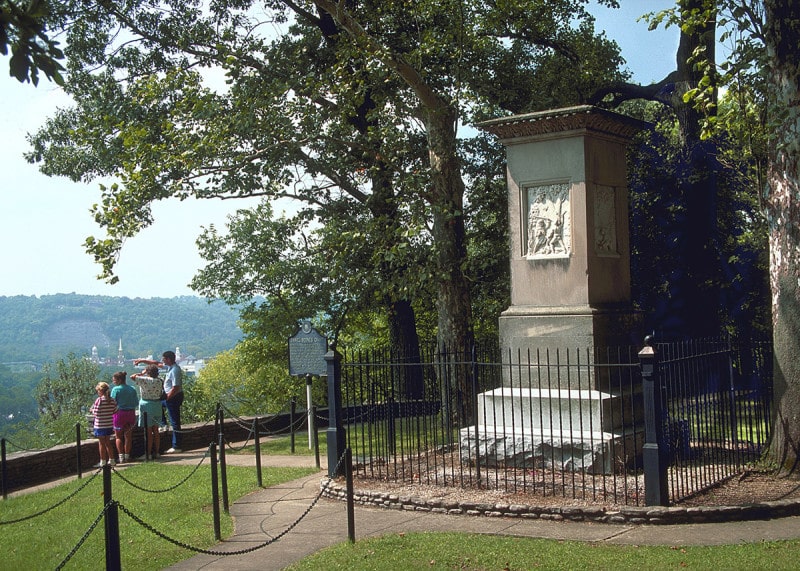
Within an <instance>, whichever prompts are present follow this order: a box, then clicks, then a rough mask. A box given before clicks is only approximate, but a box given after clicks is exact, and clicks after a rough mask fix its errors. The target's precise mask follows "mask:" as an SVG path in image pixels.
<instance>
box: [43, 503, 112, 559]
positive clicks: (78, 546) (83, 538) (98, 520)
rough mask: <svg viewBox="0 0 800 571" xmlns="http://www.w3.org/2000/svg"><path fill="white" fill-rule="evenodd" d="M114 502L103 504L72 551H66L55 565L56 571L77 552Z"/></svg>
mask: <svg viewBox="0 0 800 571" xmlns="http://www.w3.org/2000/svg"><path fill="white" fill-rule="evenodd" d="M114 503H115V502H113V501H112V502H108V503H107V504H106V505H105V506H103V511H101V512H100V515H98V516H97V517H96V518H95V520H94V521H93V522H92V525H90V526H89V529H87V530H86V533H84V534H83V537H81V538H80V540H78V543H77V544H76V545H75V547H73V548H72V551H70V552H69V553H67V556H66V557H65V558H64V559H63V561H61V563H59V564H58V566H57V567H56V571H60V570H61V569H63V568H64V565H66V564H67V562H68V561H69V560H70V559H72V556H73V555H75V554H76V553H77V552H78V550H79V549H80V548H81V546H82V545H83V544H84V543H85V542H86V540H87V539H88V538H89V536H90V535H91V534H92V532H93V531H94V530H95V528H96V527H97V524H98V523H100V520H101V519H103V516H105V515H106V512H107V511H108V509H109V508H110V507H111V505H112V504H114Z"/></svg>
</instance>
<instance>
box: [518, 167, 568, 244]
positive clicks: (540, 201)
mask: <svg viewBox="0 0 800 571" xmlns="http://www.w3.org/2000/svg"><path fill="white" fill-rule="evenodd" d="M569 188H570V185H569V183H566V182H563V183H556V184H545V185H541V186H531V187H528V188H526V189H525V196H524V198H525V199H526V201H527V209H526V210H525V221H524V222H525V224H524V228H525V231H526V233H527V236H526V237H524V238H525V239H523V242H522V243H523V244H525V245H526V248H525V257H527V258H528V259H532V260H538V259H548V258H568V257H569V255H570V251H571V249H572V228H571V223H572V221H571V219H570V201H569Z"/></svg>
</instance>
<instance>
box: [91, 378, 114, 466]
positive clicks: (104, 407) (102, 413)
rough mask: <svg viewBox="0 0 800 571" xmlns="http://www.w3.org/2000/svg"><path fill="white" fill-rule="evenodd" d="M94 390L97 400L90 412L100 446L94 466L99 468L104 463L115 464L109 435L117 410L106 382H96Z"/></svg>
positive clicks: (112, 432)
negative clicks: (98, 458)
mask: <svg viewBox="0 0 800 571" xmlns="http://www.w3.org/2000/svg"><path fill="white" fill-rule="evenodd" d="M95 390H96V391H97V400H95V401H94V404H93V405H92V409H91V413H92V414H93V415H94V435H95V436H96V437H97V442H98V445H99V447H100V463H99V464H97V465H96V466H95V467H96V468H100V467H102V466H105V465H106V464H110V465H111V466H116V465H117V462H116V460H115V459H114V448H113V447H112V446H111V436H112V435H113V434H114V413H115V412H117V403H116V402H115V401H114V399H112V398H111V392H110V390H109V388H108V383H104V382H100V383H97V386H96V387H95Z"/></svg>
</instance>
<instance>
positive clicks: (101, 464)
mask: <svg viewBox="0 0 800 571" xmlns="http://www.w3.org/2000/svg"><path fill="white" fill-rule="evenodd" d="M105 465H106V463H105V462H104V461H102V460H100V462H98V463H97V464H95V465H94V466H92V468H102V467H103V466H105Z"/></svg>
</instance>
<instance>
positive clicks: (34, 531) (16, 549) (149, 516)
mask: <svg viewBox="0 0 800 571" xmlns="http://www.w3.org/2000/svg"><path fill="white" fill-rule="evenodd" d="M195 469H196V466H180V465H174V464H159V463H147V464H132V465H130V466H129V467H126V468H125V469H124V470H121V471H120V473H121V475H122V476H123V477H124V478H125V479H126V480H128V481H129V482H131V483H128V482H125V481H124V480H123V479H122V478H121V477H120V476H118V475H116V474H112V480H111V485H112V494H113V497H114V499H115V500H117V502H119V504H121V505H122V506H124V507H126V508H127V509H128V510H129V511H130V512H131V513H133V514H134V515H136V516H137V517H138V518H140V519H141V520H143V521H144V522H146V523H147V524H149V525H150V526H152V527H153V528H154V529H156V530H158V531H160V532H162V533H164V534H165V535H167V536H168V537H170V538H172V539H175V540H177V541H179V542H182V543H185V544H188V545H191V546H193V547H198V548H210V547H212V546H213V545H215V544H216V543H217V541H216V540H215V539H214V520H213V512H212V507H211V470H210V467H209V464H208V461H206V462H204V463H203V464H202V465H201V466H200V468H199V469H197V470H195ZM316 471H317V470H315V469H309V468H264V469H262V480H263V485H264V487H268V486H272V485H275V484H278V483H282V482H286V481H290V480H294V479H296V478H301V477H303V476H306V475H308V474H311V473H314V472H316ZM226 474H227V482H228V498H229V500H230V503H231V504H233V502H234V501H235V500H236V499H238V498H240V497H242V496H243V495H245V494H248V493H250V492H252V491H254V490H256V489H257V485H256V484H257V482H256V472H255V468H243V467H237V466H228V467H227V472H226ZM184 480H185V481H184ZM132 484H135V486H139V487H141V488H145V489H146V490H158V491H159V492H157V493H153V492H149V491H142V490H139V489H137V488H136V487H135V486H134V485H132ZM80 488H82V489H80ZM171 488H174V489H171ZM79 489H80V491H78V490H79ZM161 490H163V491H161ZM72 494H74V496H73V497H70V496H71V495H72ZM68 497H69V499H68V500H67V501H66V502H64V503H62V504H61V505H59V506H57V507H53V506H55V505H56V504H57V503H59V502H61V501H62V500H64V499H65V498H68ZM0 505H2V508H0V545H2V548H3V552H2V562H1V563H0V568H2V569H55V568H56V567H58V566H59V565H60V564H61V563H62V562H63V561H64V559H65V558H66V557H67V555H68V554H69V553H70V551H72V549H73V548H74V547H75V546H76V545H78V544H79V543H80V542H81V539H82V538H84V537H85V541H84V542H83V544H82V545H81V546H80V548H79V549H78V550H77V552H76V553H75V554H74V556H72V558H71V559H70V560H69V562H68V563H67V564H66V565H65V568H66V569H103V568H105V532H104V523H103V520H102V519H101V520H100V521H99V523H98V524H97V525H96V526H95V527H94V529H92V524H93V523H94V522H95V520H96V519H97V517H98V516H99V515H100V513H101V512H102V511H103V506H104V499H103V478H102V473H100V474H98V475H97V476H95V477H92V476H91V475H84V477H83V479H81V480H75V481H72V482H69V483H65V484H62V485H60V486H57V487H55V488H52V489H49V490H45V491H41V492H35V493H31V494H26V495H22V496H17V497H12V498H9V499H7V500H5V501H3V502H2V504H0ZM50 508H52V509H50ZM44 510H47V511H46V512H45V513H43V514H42V515H39V516H36V517H32V518H30V519H25V520H24V521H20V522H17V523H5V522H11V521H13V520H18V519H23V518H26V517H27V516H30V515H32V514H36V513H39V512H41V511H44ZM220 510H222V508H221V507H220ZM90 530H91V532H90ZM119 530H120V531H119V535H120V551H121V560H122V568H123V569H125V570H126V571H127V570H134V569H142V570H145V569H146V570H152V569H163V568H164V567H167V566H169V565H172V564H173V563H176V562H178V561H181V560H183V559H187V558H189V557H192V556H193V555H195V552H194V551H191V550H188V549H186V548H183V547H179V546H176V545H174V544H173V543H171V542H168V541H166V540H164V539H162V538H160V537H158V536H157V535H155V534H154V533H153V532H152V531H150V530H148V529H146V528H144V527H142V526H141V525H140V524H138V523H136V522H135V521H134V520H133V519H131V518H130V517H129V516H128V515H127V514H126V513H124V512H123V511H122V510H119ZM231 533H233V524H232V521H231V518H230V516H228V515H227V514H225V512H224V511H221V535H222V537H223V538H226V537H229V536H230V535H231Z"/></svg>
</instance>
